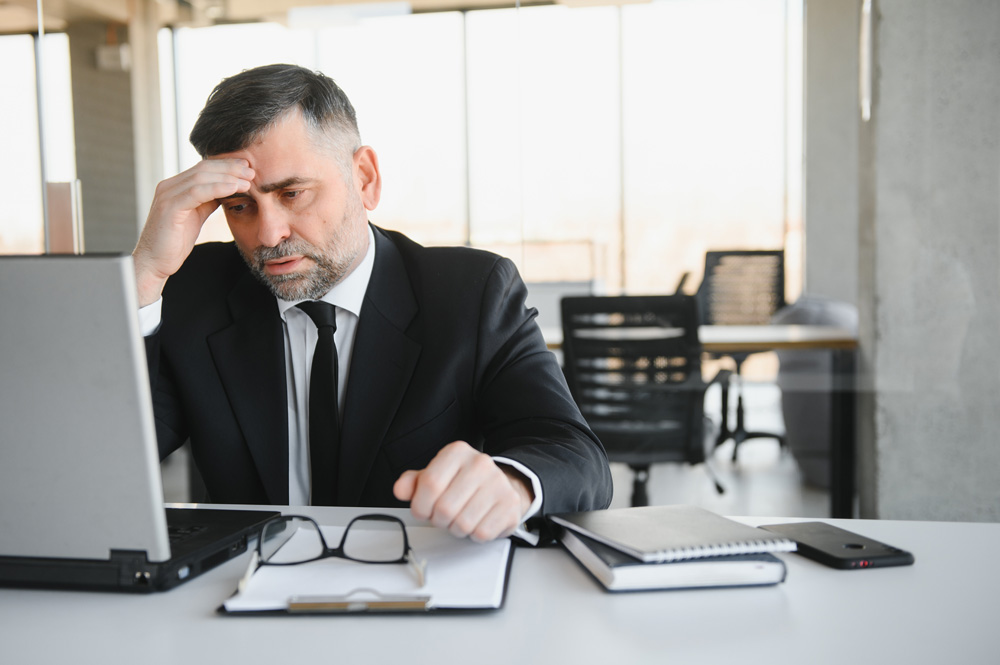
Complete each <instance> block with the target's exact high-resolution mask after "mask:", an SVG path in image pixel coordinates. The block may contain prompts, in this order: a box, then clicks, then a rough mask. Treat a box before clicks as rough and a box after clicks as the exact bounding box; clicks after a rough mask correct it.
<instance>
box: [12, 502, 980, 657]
mask: <svg viewBox="0 0 1000 665" xmlns="http://www.w3.org/2000/svg"><path fill="white" fill-rule="evenodd" d="M295 510H296V511H300V510H301V511H306V512H309V513H311V514H313V515H315V516H316V517H318V518H319V519H320V520H321V521H323V522H325V523H329V524H335V523H342V522H341V520H344V519H345V517H346V516H347V515H349V514H351V513H353V512H357V511H356V510H351V509H339V508H326V509H323V508H321V509H298V508H296V509H295ZM399 514H402V513H399ZM743 521H746V522H748V523H752V524H763V523H766V522H768V521H775V522H777V521H791V520H781V519H773V520H768V519H767V518H752V519H750V518H746V519H744V520H743ZM831 522H833V523H835V524H838V525H840V526H844V527H846V528H849V529H852V530H854V531H857V532H858V533H862V534H865V535H868V536H871V537H874V538H877V539H880V540H884V541H887V542H889V543H890V544H893V545H896V546H898V547H902V548H905V549H908V550H910V551H912V552H913V553H914V555H915V556H916V564H915V565H913V566H910V567H902V568H884V569H869V570H858V571H837V570H833V569H830V568H824V567H822V566H820V565H819V564H816V563H813V562H811V561H809V560H806V559H803V558H801V557H799V556H798V555H794V554H788V555H782V556H783V557H784V558H785V560H786V561H787V562H788V579H787V581H786V582H785V583H784V584H781V585H778V586H776V587H768V588H758V589H751V588H746V589H720V590H704V591H680V592H676V591H675V592H650V593H630V594H608V593H606V592H604V591H602V590H601V589H600V588H599V587H598V585H597V584H596V583H595V582H594V581H593V580H592V579H591V578H590V577H588V576H587V574H586V573H584V572H583V570H582V569H581V568H580V567H579V566H578V565H577V564H576V563H575V562H574V561H573V560H572V559H570V557H569V555H568V554H566V553H565V552H564V551H562V550H561V549H559V548H546V549H541V550H531V549H526V548H519V549H518V550H517V552H516V553H515V555H514V563H513V569H512V571H511V579H510V585H509V589H508V592H507V599H506V605H505V607H504V608H503V609H501V610H499V611H497V612H491V613H486V614H463V615H437V616H426V615H425V616H381V617H379V616H353V617H351V616H333V617H330V616H308V617H226V616H218V615H216V614H215V611H214V610H215V608H216V607H217V606H218V605H219V604H220V603H221V602H222V601H223V600H224V599H225V598H226V597H227V596H228V595H229V594H230V593H231V592H232V591H233V589H234V588H235V585H236V582H237V580H238V578H239V577H240V575H241V574H242V573H243V570H244V568H245V566H246V563H247V557H248V555H243V556H241V557H239V558H238V559H236V560H235V561H231V562H229V563H227V564H225V565H223V566H220V567H219V568H217V569H215V570H213V571H210V572H208V573H206V574H205V575H203V576H201V577H199V578H197V579H194V580H192V581H190V582H188V583H187V584H184V585H181V586H180V587H178V588H176V589H174V590H172V591H168V592H166V593H162V594H153V595H148V596H134V595H118V594H98V593H68V592H57V591H21V590H11V589H0V663H11V664H17V665H25V664H30V663H46V664H48V663H97V662H100V663H107V664H115V663H129V664H130V665H132V664H135V663H143V664H147V663H148V664H156V663H181V664H184V665H194V664H197V663H213V664H219V663H266V664H274V665H287V664H298V663H301V664H303V665H305V664H309V663H330V662H334V663H343V664H348V663H350V664H354V663H364V664H368V663H371V664H378V665H381V664H383V663H389V664H393V663H395V664H399V665H411V664H414V663H427V664H429V665H445V664H448V663H461V664H462V665H469V664H472V663H474V664H476V665H479V664H483V665H490V664H493V663H497V664H503V665H510V664H511V663H516V664H529V663H546V664H549V663H551V664H552V665H557V664H562V663H571V664H577V663H600V664H602V665H603V664H609V663H655V664H656V665H663V664H664V663H712V664H715V663H734V664H735V663H740V664H741V665H742V664H743V663H750V664H753V663H810V664H826V663H830V664H836V665H843V664H844V663H949V662H962V663H963V664H964V663H972V664H974V663H991V664H992V663H997V662H998V659H1000V632H998V631H997V626H996V620H997V617H998V600H997V599H998V597H1000V572H998V567H997V552H1000V525H998V524H959V523H926V522H893V521H884V522H883V521H878V522H876V521H850V520H831ZM430 574H433V571H430Z"/></svg>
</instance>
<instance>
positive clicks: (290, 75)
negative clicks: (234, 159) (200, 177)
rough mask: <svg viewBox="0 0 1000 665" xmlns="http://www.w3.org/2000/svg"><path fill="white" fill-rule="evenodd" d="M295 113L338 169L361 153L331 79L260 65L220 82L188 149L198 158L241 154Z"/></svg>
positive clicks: (348, 109)
mask: <svg viewBox="0 0 1000 665" xmlns="http://www.w3.org/2000/svg"><path fill="white" fill-rule="evenodd" d="M296 107H297V108H299V109H301V111H302V116H303V118H304V119H305V121H306V124H307V125H308V126H309V128H310V129H311V130H312V131H314V132H315V133H316V135H317V138H318V139H320V140H322V141H323V142H324V143H326V144H327V147H328V148H329V149H331V151H332V152H333V154H334V156H335V157H336V158H337V160H338V161H339V162H340V163H341V165H342V166H346V165H349V164H350V158H351V156H353V155H354V152H355V151H356V150H357V149H358V148H359V147H361V134H360V132H359V131H358V121H357V117H356V116H355V113H354V107H353V106H351V101H350V100H349V99H348V98H347V95H346V94H344V91H343V90H341V89H340V87H339V86H337V84H336V83H334V82H333V79H331V78H329V77H327V76H325V75H323V74H321V73H319V72H313V71H310V70H308V69H305V68H303V67H299V66H296V65H266V66H263V67H256V68H254V69H248V70H245V71H243V72H240V73H239V74H236V75H235V76H230V77H229V78H227V79H223V81H222V82H221V83H219V84H218V85H217V86H215V89H214V90H213V91H212V94H211V95H209V96H208V101H207V102H205V108H203V109H202V110H201V113H200V114H199V115H198V120H197V122H195V124H194V128H193V129H192V130H191V136H190V140H191V145H193V146H194V148H195V150H197V151H198V154H200V155H201V156H202V157H203V158H205V157H211V156H213V155H220V154H223V153H227V152H236V151H238V150H244V149H246V148H247V147H249V146H250V145H252V144H253V143H254V142H256V141H257V139H259V138H260V136H261V135H262V134H264V133H265V132H266V131H267V130H269V129H270V128H271V127H273V126H274V125H275V123H276V122H277V121H278V120H280V119H281V118H282V117H284V116H285V114H287V113H288V112H289V111H291V110H293V109H295V108H296Z"/></svg>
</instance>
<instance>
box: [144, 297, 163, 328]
mask: <svg viewBox="0 0 1000 665" xmlns="http://www.w3.org/2000/svg"><path fill="white" fill-rule="evenodd" d="M162 311H163V298H162V297H160V298H157V299H156V302H154V303H153V304H151V305H146V306H145V307H140V308H139V331H140V332H141V333H142V336H143V337H149V336H150V335H152V334H153V333H155V332H156V331H157V330H159V329H160V321H162V318H163V314H162Z"/></svg>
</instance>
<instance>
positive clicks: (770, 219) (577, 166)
mask: <svg viewBox="0 0 1000 665" xmlns="http://www.w3.org/2000/svg"><path fill="white" fill-rule="evenodd" d="M247 44H253V45H254V48H253V49H249V50H248V49H247V48H246V45H247ZM173 45H174V49H175V57H174V58H173V62H174V63H176V83H175V88H174V89H175V91H176V95H177V97H176V108H177V126H178V128H179V131H178V135H177V148H176V153H177V154H178V155H179V156H180V157H179V159H178V162H179V163H178V165H177V167H178V168H179V169H183V168H186V167H188V166H190V165H191V164H193V163H194V161H195V160H196V159H197V156H196V155H194V153H193V150H192V149H191V148H190V146H189V145H188V143H187V139H186V137H187V134H188V132H189V131H190V128H191V126H192V124H193V123H194V120H195V118H196V116H197V113H198V111H199V110H200V108H201V106H202V104H203V103H204V100H205V99H206V97H207V96H208V93H209V92H210V91H211V88H212V87H213V86H214V85H215V84H216V83H217V82H218V81H219V80H220V79H222V78H223V77H225V76H228V75H231V74H233V73H235V72H237V71H240V70H241V69H245V68H249V67H253V66H256V65H259V64H266V63H271V62H282V61H284V62H295V63H298V64H301V65H303V66H307V67H312V68H315V69H319V70H321V71H324V72H325V73H326V74H328V75H330V76H332V77H333V78H334V79H335V80H337V82H338V83H339V84H340V85H341V86H342V87H343V88H344V89H345V91H346V92H347V93H348V95H349V96H350V97H351V100H352V102H353V103H354V105H355V107H356V109H357V112H358V120H359V124H360V128H361V134H362V139H363V140H364V141H365V142H366V143H368V144H369V145H372V146H373V147H375V149H376V151H377V152H378V154H379V157H380V162H381V167H382V171H383V178H384V188H383V198H382V202H381V203H380V205H379V207H378V209H377V210H376V211H374V212H373V213H372V215H371V219H372V221H374V222H375V223H376V224H379V225H381V226H385V227H387V228H396V229H399V230H401V231H403V232H405V233H407V234H409V235H411V236H412V237H414V238H415V239H416V240H418V241H419V242H423V243H425V244H471V245H473V246H478V247H484V248H488V249H493V250H495V251H498V252H500V253H503V254H505V255H507V256H510V257H511V258H512V259H514V260H515V262H517V263H518V265H519V267H520V269H521V271H522V273H523V274H524V276H525V278H526V279H527V280H528V281H547V280H551V281H556V280H559V281H581V280H596V281H597V282H599V283H601V284H603V285H604V286H605V288H606V289H607V290H608V291H609V292H617V291H618V290H624V291H625V292H631V293H649V292H672V291H673V290H674V288H675V287H676V284H677V282H678V280H679V278H680V276H681V274H682V273H684V272H691V273H692V280H691V281H690V282H689V284H691V285H692V286H695V285H697V283H698V281H699V280H700V273H701V267H702V262H703V257H704V252H705V251H706V250H708V249H735V248H781V247H784V248H785V249H786V254H787V255H788V256H789V263H790V264H791V265H792V266H794V265H795V257H797V256H799V255H800V249H801V248H800V247H798V246H796V243H798V242H799V240H798V238H799V237H800V231H801V220H800V213H799V207H800V206H799V194H798V192H799V189H800V187H801V185H800V182H801V176H800V171H801V168H800V163H801V139H800V136H801V122H800V120H799V118H800V116H801V83H800V79H801V75H800V70H801V63H800V61H801V6H800V3H798V2H795V1H794V0H752V1H751V0H672V1H671V2H651V3H648V4H641V5H629V6H624V7H611V6H609V7H586V8H569V7H566V6H561V5H553V6H538V7H526V8H520V9H492V10H478V11H469V12H464V13H463V12H445V13H433V14H418V15H405V16H389V17H377V18H363V19H358V20H357V21H354V22H352V23H351V24H349V25H330V26H318V27H314V28H286V27H283V26H278V25H274V24H254V25H239V26H233V25H230V26H218V27H212V28H199V29H182V30H178V31H177V32H176V33H175V36H174V43H173ZM401 53H402V54H405V57H400V55H399V54H401ZM248 54H250V55H249V57H248ZM359 54H362V57H359ZM164 60H169V59H167V58H164ZM793 63H797V64H795V65H794V66H793ZM163 79H164V80H167V81H169V80H171V78H170V77H169V76H166V75H165V76H163ZM166 96H168V95H165V97H166ZM789 155H793V156H795V157H794V158H789ZM167 170H168V171H172V170H176V169H172V168H171V167H169V166H168V168H167ZM213 225H214V226H212V228H210V229H208V230H206V233H205V234H203V237H226V236H227V234H228V231H227V229H226V228H225V223H224V221H223V220H222V219H221V216H220V217H219V218H218V219H217V220H215V221H214V222H213ZM213 229H214V230H213ZM789 277H790V281H792V282H795V281H797V280H798V278H799V271H797V270H795V269H790V270H789ZM790 290H794V287H792V288H791V289H790ZM792 295H794V294H792Z"/></svg>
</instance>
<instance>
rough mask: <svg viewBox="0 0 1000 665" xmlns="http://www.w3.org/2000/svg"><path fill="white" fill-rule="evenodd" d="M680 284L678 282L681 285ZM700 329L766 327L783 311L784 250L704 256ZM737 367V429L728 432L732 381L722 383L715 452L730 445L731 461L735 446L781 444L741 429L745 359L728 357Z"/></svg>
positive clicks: (774, 436)
mask: <svg viewBox="0 0 1000 665" xmlns="http://www.w3.org/2000/svg"><path fill="white" fill-rule="evenodd" d="M681 283H683V278H682V280H681ZM695 298H696V299H697V300H698V311H699V313H700V323H701V324H702V325H714V326H720V325H722V326H725V325H744V326H745V325H767V324H769V323H771V317H772V316H774V314H775V312H777V311H778V310H779V309H781V308H782V307H784V306H785V253H784V251H783V250H731V251H710V252H706V253H705V274H704V277H703V278H702V282H701V285H700V286H699V287H698V291H697V293H696V294H695ZM721 355H725V356H729V357H730V358H732V359H733V361H734V362H735V363H736V371H735V375H736V382H735V383H736V387H737V392H736V426H735V427H734V428H732V429H730V427H729V388H730V386H731V384H732V383H733V382H732V381H731V375H726V376H723V377H721V378H720V381H721V383H722V421H721V425H720V428H719V434H718V437H717V438H716V442H715V445H716V447H718V446H720V445H722V444H723V443H725V442H726V441H728V440H729V439H732V440H733V461H734V462H735V461H736V454H737V451H738V449H739V446H740V444H742V443H743V442H744V441H746V440H747V439H756V438H771V439H777V440H778V445H779V446H780V447H781V448H782V449H784V447H785V438H784V436H783V435H781V434H778V433H774V432H757V431H753V432H752V431H748V430H747V429H746V427H745V426H744V408H743V381H742V379H743V375H742V370H743V363H744V361H746V359H747V357H749V356H750V354H749V353H727V354H721Z"/></svg>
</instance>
